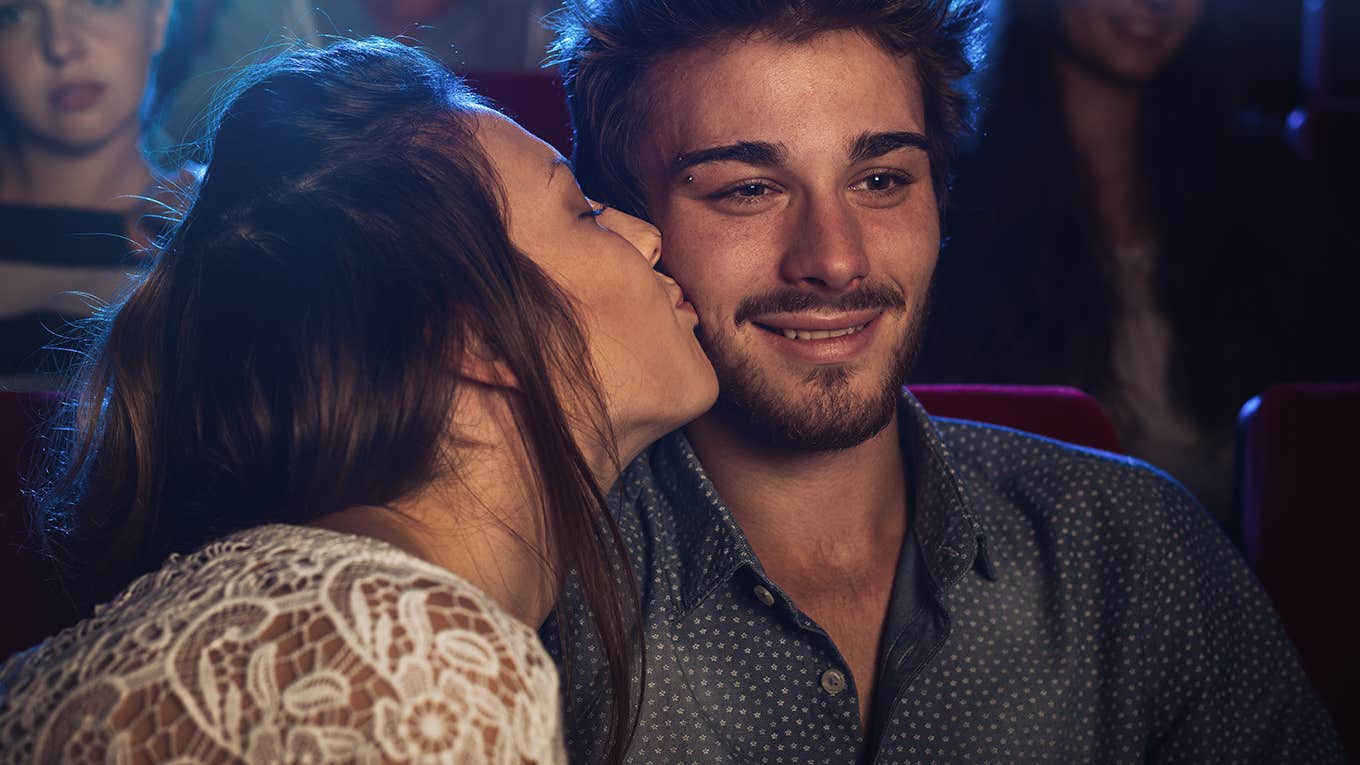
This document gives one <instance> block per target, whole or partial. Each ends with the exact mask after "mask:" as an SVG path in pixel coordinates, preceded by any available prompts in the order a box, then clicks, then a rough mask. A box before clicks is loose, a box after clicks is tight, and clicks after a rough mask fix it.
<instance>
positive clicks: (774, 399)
mask: <svg viewBox="0 0 1360 765" xmlns="http://www.w3.org/2000/svg"><path fill="white" fill-rule="evenodd" d="M647 85H648V87H649V92H650V94H651V97H652V99H653V108H652V112H651V117H650V121H649V124H648V130H647V136H648V137H647V138H645V139H644V141H643V144H642V146H641V147H640V152H641V153H640V157H639V160H640V165H639V166H640V168H641V171H642V175H643V178H644V186H645V193H646V200H647V206H648V210H649V211H650V212H651V214H652V216H653V221H654V222H655V223H656V224H657V225H658V227H659V228H660V229H661V231H662V235H663V236H664V237H665V243H666V245H665V247H664V249H663V254H662V261H661V266H662V267H663V268H664V269H665V270H667V272H669V273H670V274H671V275H672V276H674V277H675V279H676V280H677V281H678V282H680V284H681V286H683V287H684V289H685V292H686V294H687V295H688V296H689V298H690V300H691V301H692V302H693V303H694V305H695V307H696V308H697V309H698V311H699V316H700V320H701V323H700V326H699V334H700V340H701V342H702V343H703V345H704V348H705V350H706V351H707V352H708V354H709V357H710V358H711V359H712V360H713V364H714V367H715V368H716V369H717V372H718V379H719V381H720V382H721V385H722V393H721V396H720V398H719V404H718V408H717V409H716V410H715V414H716V415H717V416H726V417H729V418H735V419H736V422H735V423H734V424H735V425H736V426H738V427H744V428H748V429H749V428H752V427H754V428H755V431H753V433H754V434H757V435H763V436H764V437H766V438H768V439H770V441H771V443H773V444H778V445H781V446H786V447H793V448H803V449H836V448H846V447H849V446H853V445H855V444H857V443H860V442H861V441H863V440H865V439H867V438H869V437H870V436H872V435H874V434H875V433H877V432H878V431H880V430H882V428H883V427H884V426H885V425H886V424H887V423H888V422H889V421H890V418H891V416H892V413H893V411H894V409H895V407H896V400H897V390H898V387H899V386H900V385H901V383H902V381H903V379H904V377H905V373H906V367H907V365H908V362H909V359H910V356H911V355H912V352H913V351H914V346H915V342H916V337H917V335H918V333H919V329H920V324H921V320H922V317H923V314H924V309H925V304H926V294H927V290H928V286H929V283H930V276H931V272H932V271H933V270H934V267H935V259H936V254H937V252H938V250H939V245H940V229H939V216H938V212H937V209H936V200H935V190H934V188H932V184H931V176H930V161H929V158H928V156H927V153H926V149H925V114H924V107H923V105H922V98H921V89H920V85H919V84H918V82H917V79H916V73H915V67H914V64H913V62H912V61H911V59H909V58H908V59H902V58H897V57H894V56H892V55H890V54H889V53H887V52H886V51H884V50H883V49H882V48H880V47H879V46H878V45H877V44H876V43H874V42H872V41H871V40H870V39H868V38H866V37H864V36H863V35H862V34H860V33H859V32H856V31H838V32H828V33H824V34H821V35H818V36H816V37H813V38H811V39H810V40H807V41H804V42H787V41H782V40H778V39H773V38H770V37H767V36H760V35H758V36H754V37H752V38H745V39H740V40H734V41H730V42H729V43H727V44H724V45H718V46H704V47H698V48H694V49H689V50H685V51H681V52H679V53H676V54H673V55H671V56H669V57H667V58H666V59H664V60H663V61H661V62H660V64H659V65H658V66H657V67H656V68H655V69H654V70H653V72H652V74H651V75H650V77H649V80H648V83H647Z"/></svg>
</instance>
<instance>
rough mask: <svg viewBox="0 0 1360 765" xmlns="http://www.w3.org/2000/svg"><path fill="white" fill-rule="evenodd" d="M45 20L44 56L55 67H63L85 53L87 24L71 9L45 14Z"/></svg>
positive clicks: (43, 31)
mask: <svg viewBox="0 0 1360 765" xmlns="http://www.w3.org/2000/svg"><path fill="white" fill-rule="evenodd" d="M45 16H46V18H44V19H43V25H42V36H43V40H42V42H43V54H44V55H46V56H47V60H48V61H49V62H51V63H52V64H53V65H55V66H61V65H62V64H65V63H67V62H68V61H71V60H73V59H76V58H79V57H80V56H81V55H83V54H84V53H85V24H84V23H83V22H82V21H81V19H79V18H78V17H77V12H76V11H75V10H74V9H71V8H59V9H56V10H53V11H52V12H50V13H47V14H45Z"/></svg>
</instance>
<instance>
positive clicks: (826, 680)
mask: <svg viewBox="0 0 1360 765" xmlns="http://www.w3.org/2000/svg"><path fill="white" fill-rule="evenodd" d="M822 690H824V691H826V692H827V693H829V694H831V695H832V696H835V695H836V694H838V693H840V692H841V691H843V690H845V673H844V672H841V671H840V670H839V669H828V670H827V671H825V672H823V673H822Z"/></svg>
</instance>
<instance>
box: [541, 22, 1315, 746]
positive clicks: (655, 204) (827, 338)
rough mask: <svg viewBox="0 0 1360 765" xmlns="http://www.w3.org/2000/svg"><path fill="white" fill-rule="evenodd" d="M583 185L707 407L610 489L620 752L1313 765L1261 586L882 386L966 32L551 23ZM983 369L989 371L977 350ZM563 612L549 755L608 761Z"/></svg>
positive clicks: (1160, 507)
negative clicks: (624, 677) (686, 356)
mask: <svg viewBox="0 0 1360 765" xmlns="http://www.w3.org/2000/svg"><path fill="white" fill-rule="evenodd" d="M562 18H563V21H562V27H561V37H560V38H559V42H558V53H559V56H560V58H561V60H562V62H563V66H564V72H565V75H566V77H567V82H568V92H569V94H570V98H571V110H572V116H573V121H574V125H575V128H576V131H577V147H576V163H577V173H578V175H579V177H580V178H581V179H582V183H583V185H584V186H585V190H586V192H587V193H588V194H590V195H592V196H593V197H595V198H597V199H601V200H604V201H607V202H609V203H611V204H614V205H618V206H621V207H623V208H624V209H625V210H626V211H628V212H631V213H635V214H640V215H643V216H645V217H647V218H649V219H651V220H652V221H653V222H654V223H655V224H657V226H658V227H659V228H660V229H661V231H662V233H663V236H664V244H663V247H662V265H663V267H664V268H665V269H666V270H667V271H668V272H669V273H670V274H671V275H672V276H674V277H675V278H676V280H677V281H678V282H679V283H680V284H681V285H682V286H683V287H684V288H685V290H686V292H687V294H688V296H689V299H690V300H691V301H692V302H693V304H694V305H695V307H696V309H697V310H698V312H699V315H700V318H701V325H700V329H699V331H700V338H701V340H702V342H703V344H704V347H705V350H706V351H707V352H708V354H709V356H710V358H711V359H712V360H713V363H714V366H715V368H716V369H717V371H718V377H719V380H720V382H721V384H722V395H721V397H720V400H719V403H718V405H717V406H716V407H715V408H714V409H713V410H712V411H711V412H710V413H708V414H707V415H705V416H704V417H703V418H701V419H700V420H698V421H696V422H694V423H693V424H692V425H691V426H689V427H688V428H686V429H685V431H684V432H683V433H675V434H672V435H671V436H669V437H667V438H666V439H663V440H662V441H661V442H659V443H658V444H656V445H655V446H654V447H653V448H652V449H651V450H650V451H649V452H648V453H646V454H644V455H643V456H642V457H641V458H639V460H638V461H637V462H635V463H634V464H633V465H632V466H630V468H629V470H628V472H627V474H626V475H625V478H624V479H623V481H622V482H621V485H620V489H619V491H620V496H619V499H620V500H621V502H620V504H621V512H620V522H621V525H622V527H623V532H624V536H625V539H626V540H627V541H628V543H629V544H630V546H631V548H632V549H631V552H632V554H633V560H634V563H635V566H636V567H637V572H638V577H639V582H640V588H641V595H642V603H641V605H642V632H643V634H644V636H645V643H646V646H645V647H646V673H645V683H644V687H643V700H642V706H641V710H640V721H639V725H638V728H637V730H636V734H635V736H634V738H633V741H632V747H631V750H630V760H631V761H636V762H647V763H652V762H704V763H729V762H731V763H736V762H829V763H841V762H855V761H857V760H858V761H861V762H884V763H896V762H908V761H952V762H984V761H994V762H1015V761H1034V760H1051V761H1058V762H1082V761H1101V762H1106V761H1132V760H1141V759H1152V760H1179V761H1196V762H1198V761H1225V762H1237V761H1244V760H1249V759H1264V760H1269V761H1279V760H1297V761H1307V762H1316V761H1323V760H1328V759H1338V758H1339V757H1340V754H1339V750H1338V749H1337V746H1338V745H1337V743H1336V739H1335V733H1334V731H1333V730H1332V728H1331V725H1330V722H1329V721H1328V719H1327V717H1326V714H1325V713H1324V712H1323V711H1322V710H1321V708H1320V707H1319V705H1318V702H1317V700H1316V699H1315V697H1314V696H1313V694H1312V692H1311V690H1310V689H1309V687H1308V685H1307V682H1306V681H1305V680H1304V678H1303V676H1302V673H1301V672H1300V670H1299V667H1298V664H1297V661H1296V659H1295V658H1294V655H1293V653H1292V649H1291V648H1290V646H1289V644H1288V642H1287V641H1286V639H1285V638H1284V636H1283V634H1282V632H1281V630H1280V628H1279V626H1278V624H1277V623H1276V621H1275V619H1274V617H1273V615H1272V613H1271V611H1270V607H1269V605H1268V604H1267V602H1266V600H1265V597H1264V595H1263V594H1262V592H1261V591H1260V588H1259V587H1258V586H1257V585H1256V584H1255V582H1254V581H1253V580H1252V579H1251V576H1250V574H1249V573H1248V572H1247V571H1246V569H1245V568H1244V566H1243V565H1242V563H1241V561H1240V559H1239V558H1238V557H1237V556H1236V554H1235V553H1234V552H1233V550H1232V549H1231V548H1230V547H1229V546H1228V545H1227V544H1226V542H1225V540H1224V539H1223V538H1222V536H1221V535H1220V534H1219V533H1218V532H1217V530H1216V528H1215V527H1214V526H1213V525H1212V523H1211V522H1210V521H1209V519H1208V518H1207V517H1206V516H1205V515H1204V514H1203V513H1202V512H1201V511H1200V510H1199V509H1198V508H1197V507H1196V506H1195V505H1194V503H1193V500H1191V499H1190V498H1188V496H1187V495H1186V494H1185V492H1184V491H1183V490H1182V489H1181V488H1180V487H1179V486H1177V485H1176V484H1174V483H1172V482H1170V481H1168V480H1167V479H1166V478H1164V477H1163V476H1161V475H1160V474H1158V473H1155V472H1153V471H1151V470H1149V469H1147V468H1146V467H1144V466H1142V465H1140V464H1138V463H1135V462H1133V461H1131V460H1124V459H1119V458H1115V457H1112V456H1110V455H1105V454H1099V453H1093V452H1088V451H1084V450H1078V449H1075V448H1071V447H1067V446H1063V445H1060V444H1057V443H1054V442H1051V441H1047V440H1044V439H1039V438H1035V437H1030V436H1026V435H1023V434H1019V433H1015V432H1012V431H1007V430H1002V429H997V428H990V427H986V426H981V425H976V424H969V423H959V422H944V421H933V420H931V419H930V418H929V417H928V416H926V415H925V413H924V412H923V411H922V410H921V409H920V407H919V405H917V404H916V402H915V401H914V400H913V399H912V398H911V397H910V396H909V395H901V394H899V390H900V388H901V384H902V382H903V381H904V379H905V375H906V371H907V368H908V365H909V361H910V358H911V355H912V351H913V349H914V347H915V339H916V337H917V334H918V333H919V330H920V327H921V323H922V320H923V316H924V313H925V306H926V296H927V292H928V287H929V284H930V278H931V273H932V271H933V269H934V265H935V260H936V254H937V251H938V249H939V244H940V230H939V219H940V205H941V200H942V198H943V196H944V190H945V181H946V179H947V177H948V159H949V148H950V145H951V143H952V139H953V137H954V136H955V135H956V134H957V132H958V131H959V129H960V126H961V124H962V121H963V114H962V99H961V98H960V96H959V95H958V93H957V92H956V91H955V90H953V83H954V81H955V80H956V79H957V78H958V77H959V76H961V75H962V74H963V73H965V72H966V71H967V68H968V67H967V63H966V61H965V59H964V57H963V47H964V34H965V33H966V31H967V29H968V26H969V23H970V16H969V13H967V12H960V13H955V12H951V11H950V9H949V7H948V3H945V2H935V1H933V0H917V1H915V2H913V1H911V0H877V1H876V2H875V1H871V0H859V1H856V2H846V1H845V0H841V1H840V2H836V1H835V0H822V1H819V0H802V1H801V2H800V1H797V0H783V1H781V0H745V1H744V2H732V3H713V2H700V1H699V0H629V1H627V2H624V1H623V0H618V1H617V2H610V1H605V2H599V1H597V2H590V3H584V2H583V3H580V4H579V5H578V6H576V7H574V8H571V9H569V11H568V12H567V13H566V14H565V15H564V16H563V17H562ZM978 351H979V352H985V350H984V349H978ZM586 623H587V622H585V621H584V619H583V615H582V614H581V610H580V608H579V605H578V604H577V603H576V602H575V599H574V597H573V595H572V594H571V593H570V592H569V593H568V595H567V597H566V598H565V599H564V603H563V606H562V608H561V609H559V613H558V617H557V621H554V622H552V623H550V624H549V625H547V626H546V627H545V630H544V636H545V639H547V640H548V641H549V643H550V644H555V643H556V639H555V636H556V633H557V631H558V628H559V625H560V626H561V627H564V628H565V629H564V630H563V631H564V633H565V634H566V635H567V636H568V637H569V638H571V642H572V643H573V644H574V650H572V651H570V653H571V655H572V657H573V658H572V661H571V662H569V663H568V664H567V665H566V672H567V682H566V685H567V690H568V697H569V700H570V703H569V709H568V747H569V749H570V750H571V752H572V754H573V756H574V757H575V758H576V759H578V760H579V761H582V762H585V761H590V760H591V759H592V758H594V757H595V756H596V755H597V752H598V751H599V748H600V745H601V737H602V731H601V730H600V720H602V719H603V713H604V709H605V708H606V707H605V706H604V705H603V704H602V703H601V690H600V688H601V686H600V677H599V672H600V670H599V666H598V664H599V656H598V653H599V652H598V651H597V650H594V648H593V643H592V641H591V637H590V634H589V632H588V631H587V628H586V627H585V626H584V625H585V624H586Z"/></svg>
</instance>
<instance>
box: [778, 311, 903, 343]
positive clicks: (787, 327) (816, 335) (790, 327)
mask: <svg viewBox="0 0 1360 765" xmlns="http://www.w3.org/2000/svg"><path fill="white" fill-rule="evenodd" d="M882 313H883V312H882V311H880V310H865V311H853V312H850V313H836V314H816V313H786V314H766V315H763V316H757V317H755V318H753V319H751V323H752V324H755V325H756V326H758V327H760V328H761V329H764V330H766V331H769V332H773V333H775V334H779V335H783V336H784V337H787V338H788V339H790V340H825V339H829V338H835V337H843V336H845V335H850V334H854V333H855V332H858V331H859V330H861V329H863V328H864V327H865V326H866V325H868V324H869V322H871V321H873V320H874V319H876V318H878V316H879V315H880V314H882Z"/></svg>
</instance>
